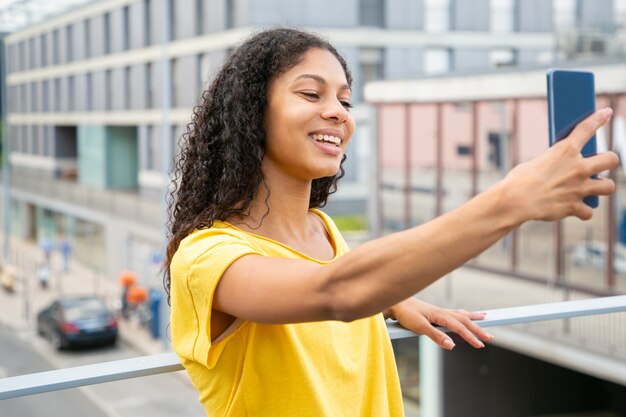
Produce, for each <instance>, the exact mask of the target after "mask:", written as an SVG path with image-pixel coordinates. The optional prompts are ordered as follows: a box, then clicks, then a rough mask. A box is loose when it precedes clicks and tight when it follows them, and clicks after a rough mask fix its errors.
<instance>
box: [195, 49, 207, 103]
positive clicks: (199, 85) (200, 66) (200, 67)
mask: <svg viewBox="0 0 626 417" xmlns="http://www.w3.org/2000/svg"><path fill="white" fill-rule="evenodd" d="M203 59H204V54H198V55H196V72H197V74H198V78H197V88H196V90H197V91H198V90H200V94H202V91H201V90H202V87H203V86H204V77H205V75H206V74H205V73H204V65H203V62H202V61H203Z"/></svg>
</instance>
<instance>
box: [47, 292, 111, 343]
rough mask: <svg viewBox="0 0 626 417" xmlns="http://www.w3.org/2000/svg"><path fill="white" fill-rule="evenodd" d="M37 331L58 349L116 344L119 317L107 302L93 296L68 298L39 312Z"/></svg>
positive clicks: (57, 301) (55, 302)
mask: <svg viewBox="0 0 626 417" xmlns="http://www.w3.org/2000/svg"><path fill="white" fill-rule="evenodd" d="M37 333H39V335H41V336H43V337H46V338H48V339H49V340H50V341H51V342H52V346H54V347H55V348H56V349H64V348H67V347H70V346H77V345H100V344H102V345H104V344H115V342H116V341H117V335H118V329H117V320H116V319H115V317H114V316H113V313H112V312H111V311H110V310H109V309H108V308H107V306H106V304H105V303H104V301H103V300H102V299H100V298H97V297H93V296H86V297H64V298H61V299H58V300H55V301H54V302H53V303H52V304H50V305H49V306H48V307H46V308H44V309H43V310H41V311H40V312H39V314H37Z"/></svg>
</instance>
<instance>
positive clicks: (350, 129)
mask: <svg viewBox="0 0 626 417" xmlns="http://www.w3.org/2000/svg"><path fill="white" fill-rule="evenodd" d="M350 97H351V90H350V87H349V86H348V83H347V80H346V75H345V73H344V71H343V67H342V66H341V64H340V63H339V61H338V60H337V58H335V56H334V55H333V54H332V53H330V52H329V51H327V50H325V49H317V48H316V49H310V50H309V51H307V52H306V53H305V54H304V55H303V57H302V60H301V62H300V63H299V64H298V65H296V66H294V67H293V68H291V69H289V70H288V71H286V72H284V73H283V74H281V75H280V76H278V77H276V78H275V79H274V80H272V81H271V82H270V84H269V87H268V92H267V107H266V111H265V133H266V142H265V157H264V159H263V165H264V173H265V174H266V175H267V174H268V173H269V172H271V171H275V170H276V171H278V172H280V173H282V174H284V175H288V176H289V177H292V178H294V179H298V180H302V181H312V180H313V179H317V178H322V177H330V176H333V175H335V174H336V173H337V172H338V171H339V167H340V164H341V158H342V157H343V154H344V153H345V151H346V148H347V147H348V143H349V141H350V138H351V137H352V134H353V133H354V128H355V123H354V118H353V117H352V114H351V113H350Z"/></svg>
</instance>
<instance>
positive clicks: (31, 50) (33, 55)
mask: <svg viewBox="0 0 626 417" xmlns="http://www.w3.org/2000/svg"><path fill="white" fill-rule="evenodd" d="M28 59H29V60H30V61H29V63H28V68H36V67H37V47H36V45H35V38H31V39H29V40H28Z"/></svg>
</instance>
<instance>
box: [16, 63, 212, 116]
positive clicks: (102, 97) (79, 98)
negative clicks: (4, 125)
mask: <svg viewBox="0 0 626 417" xmlns="http://www.w3.org/2000/svg"><path fill="white" fill-rule="evenodd" d="M214 54H215V53H213V54H198V55H196V56H194V57H185V59H184V61H185V62H182V61H183V60H181V59H171V60H170V61H169V65H170V67H171V79H170V81H169V85H170V88H171V106H172V107H180V106H186V107H190V106H193V105H194V104H195V103H196V101H197V98H198V97H199V95H200V92H201V89H202V87H203V86H204V84H205V83H206V81H207V79H208V77H209V76H210V72H211V70H212V69H214V68H215V67H216V66H217V64H216V65H212V61H216V60H217V59H221V57H222V56H223V55H220V54H216V55H215V57H214V58H213V59H212V57H211V56H210V55H214ZM222 54H223V53H222ZM194 61H195V62H194ZM182 64H184V68H181V66H182ZM194 67H195V68H194ZM160 70H161V64H160V62H154V63H153V62H149V63H146V64H142V65H135V66H127V67H124V68H115V69H106V70H102V71H95V72H88V73H84V74H77V75H69V76H64V77H56V78H52V79H46V80H42V81H35V82H31V83H24V84H20V85H12V86H10V87H9V92H8V93H9V97H8V104H9V111H10V112H12V113H36V112H72V111H94V110H96V111H106V110H127V109H145V108H157V107H160V106H161V102H160V101H159V100H158V97H157V93H156V91H160V88H159V87H160V85H161V82H162V81H161V79H160V75H159V74H160ZM192 73H193V74H194V75H195V77H193V78H191V79H190V78H189V74H192ZM194 78H195V80H194Z"/></svg>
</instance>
